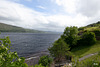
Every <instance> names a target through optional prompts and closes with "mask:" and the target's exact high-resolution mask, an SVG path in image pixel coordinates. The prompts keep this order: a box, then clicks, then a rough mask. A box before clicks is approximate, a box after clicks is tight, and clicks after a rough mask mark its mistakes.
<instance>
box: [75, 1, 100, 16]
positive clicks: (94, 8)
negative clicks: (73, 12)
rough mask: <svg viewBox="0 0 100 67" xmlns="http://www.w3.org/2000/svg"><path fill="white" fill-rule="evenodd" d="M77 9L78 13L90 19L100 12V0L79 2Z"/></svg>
mask: <svg viewBox="0 0 100 67" xmlns="http://www.w3.org/2000/svg"><path fill="white" fill-rule="evenodd" d="M77 7H79V9H78V10H77V11H78V12H80V13H82V14H83V15H85V16H88V17H92V16H95V15H97V14H98V12H99V11H100V0H80V1H79V3H78V6H77Z"/></svg>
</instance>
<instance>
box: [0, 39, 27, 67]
mask: <svg viewBox="0 0 100 67" xmlns="http://www.w3.org/2000/svg"><path fill="white" fill-rule="evenodd" d="M10 44H11V41H10V39H9V37H6V38H4V39H0V67H28V65H27V64H26V63H24V61H25V59H24V58H19V57H18V55H17V52H11V51H10Z"/></svg>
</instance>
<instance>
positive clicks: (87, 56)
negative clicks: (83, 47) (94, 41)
mask: <svg viewBox="0 0 100 67" xmlns="http://www.w3.org/2000/svg"><path fill="white" fill-rule="evenodd" d="M97 54H98V53H93V54H89V55H86V56H84V57H82V58H80V59H79V62H80V61H82V60H84V59H86V58H89V57H91V56H93V55H97Z"/></svg>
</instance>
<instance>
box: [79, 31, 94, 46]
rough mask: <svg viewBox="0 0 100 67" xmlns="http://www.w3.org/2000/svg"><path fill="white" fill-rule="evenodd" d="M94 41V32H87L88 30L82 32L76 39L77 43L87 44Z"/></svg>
mask: <svg viewBox="0 0 100 67" xmlns="http://www.w3.org/2000/svg"><path fill="white" fill-rule="evenodd" d="M95 43H96V38H95V34H94V33H93V32H88V31H87V32H85V33H83V35H82V36H81V39H80V40H79V41H78V44H81V45H87V46H89V45H93V44H95Z"/></svg>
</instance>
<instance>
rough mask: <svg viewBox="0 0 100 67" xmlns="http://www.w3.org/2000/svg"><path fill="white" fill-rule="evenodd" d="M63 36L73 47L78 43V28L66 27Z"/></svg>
mask: <svg viewBox="0 0 100 67" xmlns="http://www.w3.org/2000/svg"><path fill="white" fill-rule="evenodd" d="M61 38H62V39H63V40H64V41H65V42H66V43H67V44H69V47H71V48H72V47H73V46H75V45H76V44H77V40H78V28H77V27H75V26H71V27H66V28H65V30H64V33H63V35H62V36H61Z"/></svg>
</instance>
